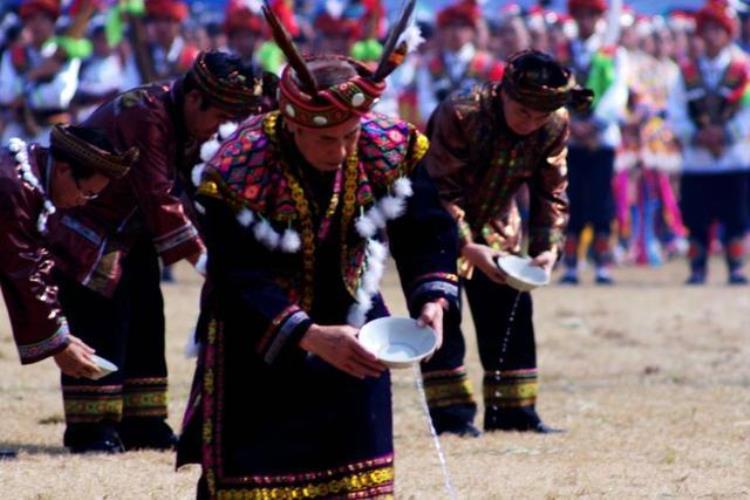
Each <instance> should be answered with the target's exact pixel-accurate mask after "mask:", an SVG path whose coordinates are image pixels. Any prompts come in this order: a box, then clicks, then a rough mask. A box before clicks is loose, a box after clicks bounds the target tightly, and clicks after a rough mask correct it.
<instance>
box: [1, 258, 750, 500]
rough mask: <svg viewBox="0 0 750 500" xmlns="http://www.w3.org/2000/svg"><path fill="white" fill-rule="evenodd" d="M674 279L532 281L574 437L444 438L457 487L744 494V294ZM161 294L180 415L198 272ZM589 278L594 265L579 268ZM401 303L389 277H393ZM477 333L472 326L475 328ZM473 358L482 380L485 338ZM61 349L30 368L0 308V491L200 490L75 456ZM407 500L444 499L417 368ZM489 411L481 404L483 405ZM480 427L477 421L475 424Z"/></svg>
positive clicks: (407, 448) (140, 462)
mask: <svg viewBox="0 0 750 500" xmlns="http://www.w3.org/2000/svg"><path fill="white" fill-rule="evenodd" d="M712 264H713V269H715V270H716V271H715V272H714V275H713V276H712V279H711V284H710V285H708V286H705V287H701V288H686V287H683V286H681V285H680V283H681V282H682V280H683V279H684V276H685V272H686V270H685V267H684V264H682V263H673V264H669V265H667V266H666V267H664V268H661V269H658V270H650V269H620V270H618V271H617V273H616V277H617V278H618V279H619V284H618V286H616V287H613V288H597V287H593V286H591V285H583V286H581V287H579V288H574V289H571V288H561V287H558V286H552V287H549V288H547V289H543V290H539V291H537V292H535V300H536V302H535V307H536V324H537V335H538V344H539V365H540V370H541V381H542V385H541V396H540V401H539V409H540V414H541V415H542V416H543V417H544V418H545V420H546V421H547V422H548V423H549V424H552V425H554V426H560V427H564V428H566V429H567V432H566V433H565V434H559V435H553V436H536V435H527V434H520V433H495V434H489V435H485V436H483V437H481V438H479V439H471V440H468V439H459V438H453V437H448V438H444V439H443V440H442V444H443V447H444V448H445V452H446V456H447V461H448V468H449V470H450V474H451V476H452V480H453V483H454V484H455V487H456V490H457V491H458V497H459V498H543V499H552V498H572V497H584V498H604V497H607V498H616V499H621V498H644V497H646V498H748V497H750V329H749V328H748V326H747V322H748V319H749V318H750V291H748V289H738V288H730V287H727V286H725V285H724V284H723V283H724V281H723V280H724V273H723V270H721V268H722V267H723V266H722V265H721V263H720V262H718V261H716V262H714V263H712ZM176 274H177V276H178V282H179V284H178V285H167V286H165V287H164V289H165V295H166V301H167V326H168V360H169V369H170V377H171V386H170V396H171V401H170V412H171V418H170V421H171V423H172V424H173V425H174V426H175V428H177V426H178V425H179V424H178V422H179V419H180V416H181V413H182V410H183V407H184V404H185V399H186V395H187V391H188V387H189V383H190V378H191V373H192V361H191V360H186V359H185V358H184V357H183V354H182V351H183V344H184V341H185V338H186V333H187V331H188V330H189V329H190V328H191V327H192V324H193V321H194V319H195V317H196V315H197V310H196V306H197V303H198V298H197V297H198V291H199V281H198V278H197V276H195V275H194V274H193V273H192V271H191V270H190V269H188V268H186V267H178V269H177V273H176ZM585 278H587V279H588V281H589V282H590V276H585ZM385 290H386V295H387V297H389V298H390V300H389V303H390V304H391V307H392V309H393V310H394V311H395V312H397V313H398V312H401V311H403V306H402V300H401V297H400V295H399V291H398V289H397V287H396V281H395V278H394V277H393V276H392V275H389V276H388V277H387V280H386V286H385ZM466 330H467V332H468V333H469V334H470V335H471V334H473V329H472V327H471V325H470V324H469V325H467V329H466ZM469 350H470V353H471V354H470V357H469V359H468V360H467V363H468V366H469V370H470V372H471V375H472V378H473V381H474V386H475V390H479V389H480V380H481V369H480V366H479V362H478V359H477V355H476V348H475V342H474V340H473V339H471V338H470V339H469ZM57 376H58V375H57V370H56V368H55V366H54V364H53V362H52V361H45V362H43V363H41V364H38V365H33V366H29V367H21V366H20V364H19V362H18V359H17V355H16V352H15V347H14V345H13V343H12V340H11V338H10V332H9V328H8V323H7V317H6V315H5V310H4V308H3V309H2V312H0V447H12V448H15V449H18V450H19V453H18V457H17V458H16V459H15V460H7V461H0V499H3V500H5V499H14V500H15V499H76V500H88V499H101V498H107V499H183V498H192V497H193V495H194V486H195V481H196V478H197V477H198V474H199V471H198V469H197V468H187V469H184V470H181V471H179V472H174V470H173V456H172V455H171V454H168V453H149V452H138V453H128V454H125V455H122V456H116V457H102V456H84V457H80V456H71V455H69V454H67V453H66V451H65V449H64V448H62V446H61V440H62V432H63V423H62V402H61V396H60V391H59V388H58V380H57ZM394 407H395V415H396V419H395V436H396V442H395V446H396V451H397V493H398V495H397V496H398V497H399V498H415V499H433V498H446V497H447V495H446V492H445V488H444V486H443V480H442V474H441V472H440V466H439V462H438V460H437V457H436V453H435V449H434V447H433V443H432V439H431V437H430V434H429V430H428V428H427V426H426V423H425V419H424V416H423V414H422V410H421V405H420V402H419V399H418V394H417V390H416V387H415V383H414V374H413V372H412V371H410V370H405V371H399V372H397V373H395V374H394ZM480 415H481V411H480ZM479 424H481V421H480V422H479Z"/></svg>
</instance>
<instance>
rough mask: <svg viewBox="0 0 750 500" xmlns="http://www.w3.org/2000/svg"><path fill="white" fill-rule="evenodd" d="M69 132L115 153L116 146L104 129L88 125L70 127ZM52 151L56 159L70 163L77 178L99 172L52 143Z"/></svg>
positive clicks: (84, 177) (85, 177)
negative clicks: (88, 126)
mask: <svg viewBox="0 0 750 500" xmlns="http://www.w3.org/2000/svg"><path fill="white" fill-rule="evenodd" d="M67 131H68V133H70V134H71V135H74V136H76V137H78V138H79V139H81V140H83V141H86V142H87V143H89V144H91V145H92V146H96V147H97V148H99V149H102V150H104V151H107V152H108V153H115V152H116V151H115V148H114V146H113V145H112V143H111V142H110V141H109V139H108V138H107V135H106V134H105V133H104V130H102V129H98V128H87V127H72V126H71V127H68V128H67ZM50 153H51V154H52V158H54V159H55V161H59V162H63V163H67V164H68V165H70V171H71V174H72V175H73V178H74V179H75V180H78V181H80V180H84V179H89V178H91V177H92V176H93V175H94V174H96V173H97V171H96V170H94V169H92V168H90V167H89V166H87V165H84V164H82V163H80V162H78V161H76V160H75V158H73V157H71V156H69V155H68V154H67V153H66V152H65V151H64V150H62V149H60V148H58V147H55V146H54V145H52V146H51V147H50Z"/></svg>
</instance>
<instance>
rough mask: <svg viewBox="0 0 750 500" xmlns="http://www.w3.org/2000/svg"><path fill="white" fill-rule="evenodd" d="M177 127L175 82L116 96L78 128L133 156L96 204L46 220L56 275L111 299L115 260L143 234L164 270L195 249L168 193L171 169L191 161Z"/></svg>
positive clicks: (191, 148) (189, 143)
mask: <svg viewBox="0 0 750 500" xmlns="http://www.w3.org/2000/svg"><path fill="white" fill-rule="evenodd" d="M183 122H184V118H183V116H182V97H181V92H180V88H179V83H174V84H171V85H170V84H152V85H146V86H142V87H138V88H135V89H133V90H130V91H128V92H125V93H123V94H120V95H119V96H117V97H116V98H114V99H112V100H111V101H109V102H108V103H106V104H104V105H103V106H102V107H100V108H99V109H97V110H96V111H95V112H94V113H93V114H92V115H91V116H90V117H89V118H88V119H87V120H86V121H85V122H84V123H83V126H86V127H93V128H99V129H102V130H104V132H105V133H106V134H107V136H108V137H109V140H110V141H111V142H112V144H113V145H114V146H115V147H119V148H122V149H127V148H129V147H131V146H136V147H138V149H139V150H140V158H139V159H138V161H137V162H136V163H134V164H133V166H132V168H131V169H130V173H128V175H126V176H125V177H124V178H122V179H120V180H117V181H113V182H112V183H111V184H110V185H109V186H108V187H107V189H105V191H104V192H103V193H102V195H101V196H100V197H99V198H97V199H96V200H93V201H91V202H89V203H88V204H86V205H85V206H83V207H80V208H76V209H72V210H67V211H61V213H59V214H58V215H57V216H56V217H55V218H54V219H53V220H51V225H50V236H49V239H50V241H51V244H52V248H53V250H54V252H55V256H56V258H57V259H58V264H59V266H60V268H61V270H62V271H63V272H65V273H66V274H68V275H70V276H71V277H73V278H75V279H76V280H77V281H79V282H80V283H81V284H83V285H85V286H87V287H89V288H91V289H92V290H94V291H97V292H99V293H101V294H102V295H105V296H111V295H112V293H113V292H114V290H115V287H116V286H117V283H118V282H119V279H120V276H121V274H122V270H121V260H122V258H123V256H124V255H126V254H127V252H128V251H129V250H130V248H131V247H132V246H133V244H134V243H135V241H136V240H137V239H138V238H142V237H144V235H145V236H147V237H149V238H151V240H152V241H153V243H154V246H155V247H156V251H157V252H158V254H159V256H160V257H161V259H162V261H163V262H164V264H167V265H168V264H172V263H174V262H176V261H178V260H181V259H183V258H186V257H188V256H191V255H194V254H196V253H198V252H201V251H203V249H204V246H203V243H202V241H201V239H200V237H199V235H198V231H197V230H196V228H195V226H194V225H193V223H192V222H191V221H190V219H189V218H188V217H187V216H186V214H185V210H184V208H183V205H182V203H181V202H180V198H179V197H178V196H176V195H175V194H174V193H173V190H174V184H175V179H176V178H177V172H178V170H180V169H184V170H186V171H189V169H190V168H192V166H193V165H194V164H195V163H197V156H198V146H197V144H196V143H195V141H193V140H192V139H191V138H189V137H188V135H187V133H186V131H185V129H184V125H183Z"/></svg>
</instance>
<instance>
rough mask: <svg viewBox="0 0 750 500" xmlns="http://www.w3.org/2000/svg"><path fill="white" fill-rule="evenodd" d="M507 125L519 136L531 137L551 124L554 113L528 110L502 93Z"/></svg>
mask: <svg viewBox="0 0 750 500" xmlns="http://www.w3.org/2000/svg"><path fill="white" fill-rule="evenodd" d="M502 99H503V114H504V115H505V123H507V124H508V127H510V129H511V130H512V131H513V132H515V133H516V134H518V135H529V134H532V133H534V132H536V131H537V130H539V129H540V128H542V127H543V126H544V125H546V124H547V122H549V120H550V118H552V113H548V112H544V111H537V110H535V109H531V108H528V107H526V106H524V105H523V104H521V103H519V102H518V101H515V100H513V99H511V98H510V97H508V96H507V95H506V94H505V92H503V93H502Z"/></svg>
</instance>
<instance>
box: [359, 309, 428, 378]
mask: <svg viewBox="0 0 750 500" xmlns="http://www.w3.org/2000/svg"><path fill="white" fill-rule="evenodd" d="M359 342H360V343H361V344H362V345H363V346H364V347H365V349H367V350H368V351H370V352H372V353H373V354H375V355H376V356H377V357H378V359H379V360H380V361H382V362H383V364H385V365H386V366H388V367H390V368H406V367H409V366H411V365H413V364H414V363H418V362H419V361H421V360H422V359H424V358H426V357H427V356H429V355H430V354H432V353H433V352H434V351H435V348H436V347H437V335H436V334H435V331H434V330H433V329H432V328H430V327H429V326H419V324H418V323H417V320H415V319H411V318H399V317H387V318H379V319H376V320H373V321H370V322H369V323H367V324H366V325H365V326H363V327H362V329H361V330H360V331H359Z"/></svg>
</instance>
